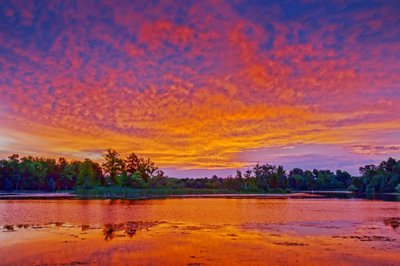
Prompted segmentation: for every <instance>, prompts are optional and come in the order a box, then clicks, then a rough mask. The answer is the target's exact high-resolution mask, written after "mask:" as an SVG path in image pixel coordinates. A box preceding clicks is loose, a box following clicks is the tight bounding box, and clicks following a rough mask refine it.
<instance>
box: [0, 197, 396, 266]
mask: <svg viewBox="0 0 400 266" xmlns="http://www.w3.org/2000/svg"><path fill="white" fill-rule="evenodd" d="M399 226H400V203H399V202H391V201H378V200H365V199H338V198H262V197H261V198H253V197H243V198H241V197H240V196H237V197H234V198H224V197H219V198H212V197H210V198H168V199H151V200H80V199H18V200H0V228H1V230H0V264H1V265H25V264H27V265H78V264H102V265H118V264H122V265H124V264H125V265H149V264H150V265H154V264H156V265H217V264H218V265H221V264H226V265H239V264H240V265H355V264H358V265H398V264H399V263H400V228H399Z"/></svg>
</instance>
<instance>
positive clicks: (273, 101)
mask: <svg viewBox="0 0 400 266" xmlns="http://www.w3.org/2000/svg"><path fill="white" fill-rule="evenodd" d="M0 13H1V18H0V28H1V30H0V70H1V71H0V157H5V156H7V155H10V154H12V153H19V154H20V155H46V156H50V157H60V156H63V157H66V158H68V159H72V158H79V159H83V158H85V157H87V158H91V159H94V160H99V159H100V158H101V156H102V152H103V151H104V150H105V149H106V148H110V147H111V148H114V149H116V150H118V151H119V152H121V153H122V154H123V155H126V153H128V152H132V151H134V152H136V153H137V154H139V155H141V156H145V157H150V158H151V159H152V160H153V161H155V162H156V163H157V164H158V165H159V166H160V167H161V168H163V169H167V171H166V173H167V174H171V175H175V176H193V177H200V176H204V175H208V176H210V175H211V174H213V173H216V174H221V175H225V174H227V173H233V170H234V169H246V168H247V167H251V166H252V165H254V164H255V163H257V162H260V163H264V162H265V163H271V164H281V165H284V166H285V167H286V168H293V167H300V168H304V169H312V168H324V169H325V168H329V169H331V170H335V169H338V168H340V169H345V170H348V171H350V172H351V173H353V174H354V173H357V170H358V166H361V165H364V164H367V163H376V162H379V161H381V160H383V159H386V158H387V157H389V156H392V157H397V158H398V157H400V115H399V114H400V105H399V104H398V103H399V100H400V31H399V29H400V5H399V4H398V3H396V1H385V2H381V3H380V2H375V1H358V2H357V1H352V2H349V3H346V2H345V1H343V2H342V1H335V2H328V1H322V3H319V2H318V1H315V2H314V1H308V0H307V1H306V0H304V1H300V2H299V3H289V2H285V1H270V2H268V3H267V2H266V1H135V3H130V2H129V1H127V2H123V1H114V2H113V1H105V2H100V1H76V2H66V1H49V2H46V1H40V2H36V3H34V2H33V1H26V2H25V1H15V2H14V1H4V2H2V3H0Z"/></svg>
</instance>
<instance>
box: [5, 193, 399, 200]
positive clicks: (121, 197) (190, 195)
mask: <svg viewBox="0 0 400 266" xmlns="http://www.w3.org/2000/svg"><path fill="white" fill-rule="evenodd" d="M157 192H159V191H152V193H150V194H141V193H138V194H136V195H129V196H127V195H123V194H119V195H111V194H108V195H107V194H102V195H101V194H99V195H88V194H78V193H74V192H73V191H71V192H37V191H35V192H26V191H24V192H0V200H18V199H50V200H51V199H77V200H96V199H100V200H107V199H109V200H118V199H119V200H145V199H173V198H176V199H185V198H230V199H307V198H308V199H309V198H314V199H317V198H325V199H329V198H332V197H331V196H334V195H338V196H340V195H343V196H352V195H353V196H354V198H358V199H363V198H367V196H373V197H385V196H392V197H400V194H399V193H375V194H370V195H368V194H354V193H352V192H349V191H296V192H288V193H273V192H271V193H226V192H216V193H209V192H208V193H207V192H205V193H182V194H174V193H157Z"/></svg>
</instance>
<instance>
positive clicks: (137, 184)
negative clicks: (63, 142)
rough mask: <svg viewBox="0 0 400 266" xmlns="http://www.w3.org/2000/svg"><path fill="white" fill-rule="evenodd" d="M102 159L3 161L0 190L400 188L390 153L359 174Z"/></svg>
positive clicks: (108, 155) (111, 154)
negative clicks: (186, 170)
mask: <svg viewBox="0 0 400 266" xmlns="http://www.w3.org/2000/svg"><path fill="white" fill-rule="evenodd" d="M103 159H104V160H103V163H102V164H99V163H97V162H94V161H92V160H90V159H84V160H83V161H79V160H73V161H67V160H66V159H65V158H59V159H58V160H55V159H49V158H44V157H32V156H28V157H19V156H18V155H17V154H14V155H11V156H9V157H8V158H7V159H3V160H0V190H49V191H54V190H72V189H75V188H81V189H82V188H83V189H91V188H94V187H124V188H125V187H126V188H133V189H155V188H171V189H188V188H189V189H199V190H200V189H209V190H210V189H211V190H224V191H236V192H285V191H304V190H337V189H340V190H350V191H354V192H366V193H382V192H387V193H390V192H396V191H397V192H400V184H399V176H400V161H396V160H395V159H393V158H389V159H387V160H386V161H382V162H381V163H380V164H379V165H372V164H371V165H366V166H363V167H360V169H359V170H360V175H359V176H351V175H350V174H349V173H348V172H346V171H342V170H337V171H336V172H332V171H330V170H318V169H314V170H303V169H300V168H294V169H292V170H290V171H289V172H287V171H286V170H285V169H284V168H283V166H280V165H278V166H276V165H270V164H256V165H255V166H254V167H253V168H251V169H250V168H249V169H247V170H246V171H244V172H243V173H242V171H240V170H237V171H236V174H235V175H234V176H232V175H229V176H227V177H225V178H221V177H218V176H216V175H214V176H212V177H211V178H208V177H205V178H173V177H167V176H166V175H165V174H164V172H163V171H162V170H160V169H159V168H158V167H157V166H156V165H155V163H154V162H152V161H151V160H150V159H149V158H142V157H139V156H138V155H136V154H135V153H131V154H129V155H128V156H127V157H126V158H123V157H122V156H121V155H120V154H119V153H118V152H117V151H115V150H113V149H108V150H107V151H106V152H105V155H104V158H103Z"/></svg>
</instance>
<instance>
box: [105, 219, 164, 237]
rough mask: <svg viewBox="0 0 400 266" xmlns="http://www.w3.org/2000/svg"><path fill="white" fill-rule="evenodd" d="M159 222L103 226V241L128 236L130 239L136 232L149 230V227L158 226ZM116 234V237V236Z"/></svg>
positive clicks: (134, 222)
mask: <svg viewBox="0 0 400 266" xmlns="http://www.w3.org/2000/svg"><path fill="white" fill-rule="evenodd" d="M160 223H161V222H160V221H151V222H144V221H128V222H126V223H119V224H112V223H108V224H104V226H103V236H104V240H105V241H111V240H113V238H114V237H115V236H119V237H124V236H128V237H130V238H132V237H133V236H134V235H135V234H136V232H137V231H144V230H147V231H148V230H149V228H150V227H153V226H156V225H158V224H160ZM117 233H118V235H116V234H117Z"/></svg>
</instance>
